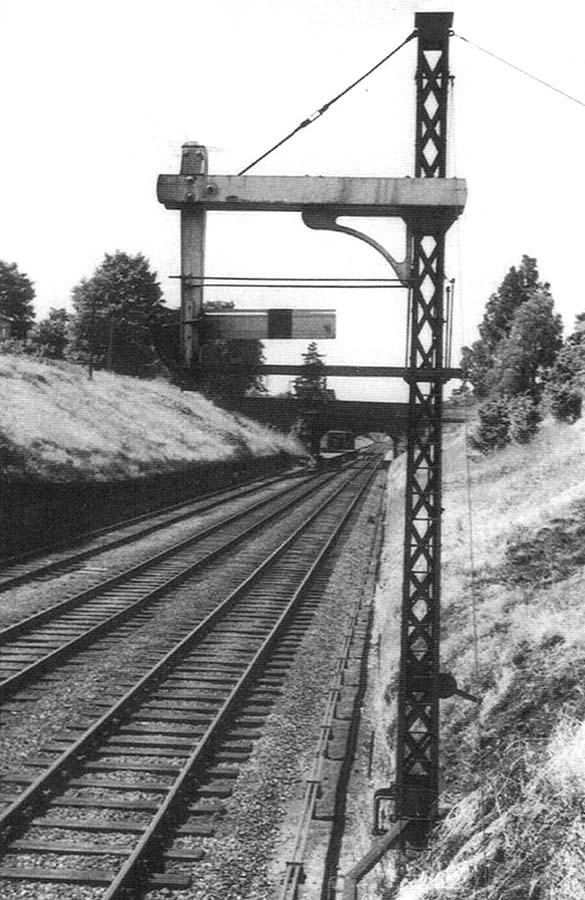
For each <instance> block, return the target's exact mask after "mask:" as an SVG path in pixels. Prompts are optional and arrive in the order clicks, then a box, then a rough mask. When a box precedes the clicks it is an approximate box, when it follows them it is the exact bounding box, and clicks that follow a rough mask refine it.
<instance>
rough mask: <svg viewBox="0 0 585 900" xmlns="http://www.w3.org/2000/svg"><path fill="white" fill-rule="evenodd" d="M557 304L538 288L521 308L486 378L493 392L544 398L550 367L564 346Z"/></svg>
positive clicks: (534, 398)
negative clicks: (555, 308) (545, 381)
mask: <svg viewBox="0 0 585 900" xmlns="http://www.w3.org/2000/svg"><path fill="white" fill-rule="evenodd" d="M553 306H554V303H553V299H552V297H551V296H550V294H549V293H547V292H545V291H541V290H538V291H535V293H534V294H533V295H532V296H531V297H530V298H529V299H528V300H526V301H525V302H524V303H523V304H522V305H521V306H519V307H518V308H517V310H516V312H515V313H514V316H513V318H512V320H511V323H510V331H509V334H508V335H507V337H504V338H502V339H501V341H500V342H499V344H498V346H497V348H496V352H497V356H496V360H495V363H494V365H493V367H492V369H491V371H490V373H489V375H488V377H487V379H486V381H487V384H488V386H489V389H490V391H491V392H493V391H499V392H501V393H503V394H506V395H508V396H511V397H512V396H516V395H518V394H525V395H527V396H530V397H531V398H532V399H533V400H536V401H538V400H539V399H540V397H541V396H542V392H543V387H544V384H543V379H544V376H545V373H546V370H547V369H548V368H550V366H552V365H553V363H554V361H555V359H556V357H557V354H558V352H559V350H560V348H561V346H562V329H563V325H562V322H561V317H560V316H559V315H558V313H555V312H554V310H553Z"/></svg>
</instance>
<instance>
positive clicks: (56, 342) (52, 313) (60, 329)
mask: <svg viewBox="0 0 585 900" xmlns="http://www.w3.org/2000/svg"><path fill="white" fill-rule="evenodd" d="M69 318H70V317H69V313H68V312H67V310H66V309H64V308H62V307H61V308H60V309H54V308H52V309H50V310H49V315H48V316H47V317H46V318H45V319H41V321H40V322H39V323H38V325H36V326H35V327H34V328H33V331H32V335H31V344H32V346H33V348H34V349H36V350H37V352H38V353H39V354H40V356H46V357H49V358H50V359H63V357H64V356H65V348H66V347H67V344H68V343H69V336H68V328H69Z"/></svg>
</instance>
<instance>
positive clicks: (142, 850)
mask: <svg viewBox="0 0 585 900" xmlns="http://www.w3.org/2000/svg"><path fill="white" fill-rule="evenodd" d="M378 468H379V463H378V464H376V465H375V466H373V467H372V471H371V472H370V474H369V476H368V478H367V480H366V481H364V483H363V484H362V485H361V487H360V490H359V493H358V494H357V496H356V497H355V498H354V499H353V501H352V502H351V504H350V506H349V507H348V509H347V510H346V511H345V513H344V514H343V516H342V517H341V519H340V520H339V522H338V523H337V525H336V527H335V529H334V531H333V532H332V533H331V535H330V536H329V538H328V539H327V541H326V543H325V544H324V546H323V547H322V548H321V550H320V551H319V553H318V555H317V557H316V559H315V560H313V562H312V564H311V566H310V568H309V569H308V571H307V572H306V574H305V576H304V578H303V580H302V582H301V584H300V585H299V586H298V587H297V588H296V590H295V591H294V593H293V595H292V597H291V599H290V600H289V602H288V604H287V605H286V607H285V609H284V610H283V611H282V613H281V614H280V616H279V618H278V620H277V622H276V623H275V625H274V626H273V627H272V629H271V631H270V633H269V634H268V636H267V637H266V638H265V640H264V642H263V644H262V646H261V647H260V648H259V649H258V650H257V651H256V653H255V655H254V657H253V658H252V660H251V661H250V663H249V664H248V666H247V668H246V670H245V672H244V673H243V674H242V675H241V676H240V678H239V680H238V682H237V683H236V685H235V686H234V687H233V689H232V690H231V692H230V694H229V695H228V697H227V698H226V700H225V701H224V703H223V705H222V707H221V709H220V710H219V711H218V712H217V714H216V716H215V718H214V720H213V721H212V723H211V724H210V725H209V727H208V728H207V730H206V732H205V734H204V735H203V737H202V738H201V740H200V742H199V744H198V746H197V748H196V749H195V750H194V751H193V753H192V754H191V756H190V757H189V758H188V760H187V761H186V763H185V765H184V766H183V769H182V771H181V773H180V775H179V776H178V778H177V780H176V782H175V784H174V786H173V788H172V790H171V791H170V792H169V794H168V795H167V797H166V798H165V800H164V801H163V803H162V805H161V808H160V809H159V811H158V812H157V813H156V815H155V817H154V819H153V821H152V822H151V824H150V826H149V827H148V829H147V830H146V832H145V834H144V835H143V837H142V838H141V839H140V840H139V842H138V844H137V845H136V847H135V848H134V850H133V851H132V853H131V855H130V857H129V858H128V860H127V861H126V862H125V863H124V864H123V865H122V868H121V869H120V872H119V873H118V875H117V877H116V879H115V881H114V882H113V883H112V885H111V886H110V887H109V888H108V890H107V891H106V892H105V894H104V896H103V900H122V897H124V896H125V895H126V892H127V890H128V889H129V888H130V887H132V888H134V886H135V885H136V883H137V881H139V880H140V879H141V878H143V877H144V875H143V872H144V868H145V861H146V860H148V858H149V857H152V856H154V855H156V852H157V851H158V852H160V845H161V842H163V841H164V840H165V838H166V835H167V833H168V826H170V827H172V823H173V821H174V817H175V815H176V811H177V809H176V808H177V806H180V805H181V804H182V803H183V794H184V792H185V790H186V789H189V788H190V787H191V779H192V777H193V773H194V770H195V769H196V767H197V766H198V765H199V764H200V763H201V761H202V759H203V758H204V756H205V754H206V753H207V752H208V750H209V748H210V747H211V745H212V742H213V741H214V740H216V739H217V732H218V730H219V729H220V728H221V727H222V725H224V723H225V721H226V719H227V718H228V717H229V715H230V713H231V712H232V710H233V709H234V708H235V706H236V705H237V704H238V703H239V699H240V696H241V694H242V693H243V692H244V691H245V690H246V688H247V687H248V686H249V685H250V682H251V681H252V679H253V678H254V677H255V676H256V675H257V673H258V670H259V669H260V668H261V667H262V666H263V665H264V663H265V662H266V659H267V657H268V656H269V654H270V652H271V651H272V649H273V647H274V644H275V643H276V642H277V641H278V639H279V638H280V637H281V635H282V633H283V631H284V629H285V628H286V626H287V624H288V622H289V619H290V618H291V616H292V615H293V613H294V612H295V610H296V608H297V606H298V604H299V602H300V600H301V598H302V597H303V595H304V594H305V592H306V590H307V588H308V587H309V585H310V583H311V582H312V580H313V578H314V577H315V574H316V572H317V570H318V568H319V567H320V565H321V564H322V562H323V559H324V557H325V555H326V554H327V553H328V551H329V550H330V548H331V547H332V545H333V543H334V542H335V541H336V540H337V538H338V536H339V534H340V532H341V531H342V529H343V528H344V526H345V524H346V522H347V520H348V519H349V517H350V515H351V514H352V512H353V510H354V509H355V506H356V504H357V503H358V501H359V500H360V498H361V497H362V495H363V493H364V492H365V490H366V488H367V487H368V486H369V484H370V481H371V479H372V478H373V476H374V475H375V474H376V472H377V470H378ZM344 487H345V485H344V486H342V487H341V488H340V490H339V491H338V492H336V494H335V495H334V497H332V498H330V499H329V500H328V501H327V502H326V504H324V506H326V505H329V503H331V502H332V501H333V500H334V499H335V498H336V497H337V496H338V493H341V491H342V490H343V489H344ZM321 513H322V508H319V509H318V510H316V511H315V512H314V513H313V515H312V516H311V517H310V519H308V520H307V522H306V523H304V524H303V525H302V526H301V527H300V529H298V530H297V532H295V534H294V535H293V536H291V538H289V539H288V540H287V542H286V547H288V546H289V545H290V544H291V543H292V542H293V541H294V540H296V538H297V536H298V535H299V534H301V533H302V532H303V531H305V530H307V528H308V527H309V525H310V524H311V523H312V522H313V520H314V519H316V518H317V516H319V515H320V514H321ZM283 552H284V549H283V548H279V549H278V551H276V552H275V553H273V554H271V557H269V559H268V560H266V562H265V563H264V564H263V565H262V567H261V569H262V572H264V571H265V569H266V568H268V567H269V566H270V565H271V564H272V562H273V560H274V558H276V557H277V556H280V555H282V553H283ZM254 577H256V573H255V575H254ZM239 592H240V589H238V593H239ZM198 780H199V781H200V780H201V777H200V776H199V779H198Z"/></svg>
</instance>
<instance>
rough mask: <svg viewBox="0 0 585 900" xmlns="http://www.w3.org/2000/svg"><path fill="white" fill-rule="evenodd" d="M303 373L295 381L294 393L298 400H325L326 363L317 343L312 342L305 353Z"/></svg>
mask: <svg viewBox="0 0 585 900" xmlns="http://www.w3.org/2000/svg"><path fill="white" fill-rule="evenodd" d="M303 360H304V363H303V373H302V375H298V376H297V377H296V378H295V380H294V385H293V391H294V394H295V396H296V397H297V399H298V400H325V399H327V398H328V397H329V396H330V392H329V391H328V390H327V378H326V376H325V363H324V362H323V356H322V354H321V353H319V347H318V346H317V343H316V342H315V341H311V343H310V344H309V345H308V347H307V349H306V352H305V353H303Z"/></svg>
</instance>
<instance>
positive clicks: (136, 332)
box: [72, 250, 162, 375]
mask: <svg viewBox="0 0 585 900" xmlns="http://www.w3.org/2000/svg"><path fill="white" fill-rule="evenodd" d="M72 297H73V306H74V308H75V317H74V320H73V349H74V350H75V351H77V352H78V354H79V355H80V356H81V358H85V359H90V358H91V359H92V360H93V363H94V365H95V366H96V367H97V368H108V369H111V370H112V371H114V372H121V373H123V374H126V375H146V374H149V373H150V372H152V370H153V367H154V366H155V363H156V359H157V358H156V354H155V351H154V347H153V342H152V335H151V324H152V323H153V322H154V321H156V320H157V319H158V317H159V316H160V314H161V307H162V292H161V289H160V286H159V284H158V281H157V277H156V274H155V273H154V272H152V271H151V270H150V266H149V264H148V261H147V260H146V259H145V257H144V256H143V255H142V254H141V253H139V254H137V255H136V256H130V255H129V254H128V253H124V252H122V251H120V250H117V251H116V252H115V253H112V254H106V255H105V257H104V261H103V262H102V263H101V265H100V266H98V267H97V269H96V270H95V272H94V273H93V275H92V276H91V278H89V279H87V280H85V279H84V280H83V281H81V282H80V283H79V284H78V285H76V286H75V287H74V288H73V292H72Z"/></svg>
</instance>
